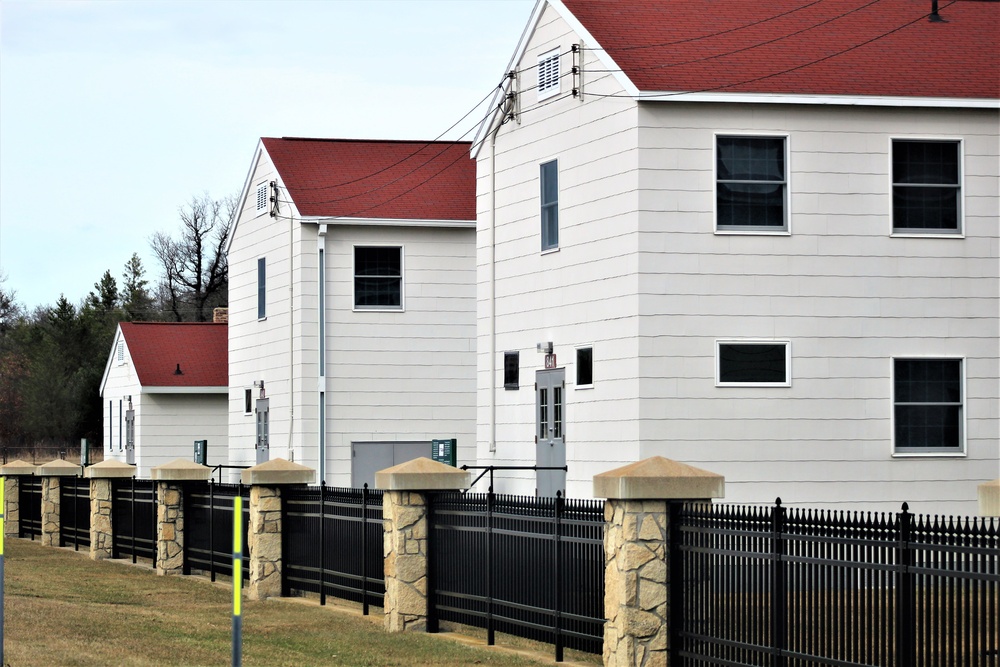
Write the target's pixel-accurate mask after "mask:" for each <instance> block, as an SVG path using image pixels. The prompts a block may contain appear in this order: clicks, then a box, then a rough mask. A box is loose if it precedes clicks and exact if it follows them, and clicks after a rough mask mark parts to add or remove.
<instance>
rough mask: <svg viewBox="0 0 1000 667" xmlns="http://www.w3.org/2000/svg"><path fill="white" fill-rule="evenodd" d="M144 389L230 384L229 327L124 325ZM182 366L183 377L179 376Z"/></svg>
mask: <svg viewBox="0 0 1000 667" xmlns="http://www.w3.org/2000/svg"><path fill="white" fill-rule="evenodd" d="M119 326H120V327H121V330H122V335H123V336H124V337H125V344H126V345H127V346H128V351H129V354H130V355H131V356H132V364H133V366H134V368H135V372H136V375H138V376H139V384H141V385H142V386H143V387H226V386H228V385H229V346H228V336H227V331H228V326H227V325H226V324H216V323H214V322H122V323H121V324H120V325H119ZM178 364H180V367H181V374H180V375H177V374H176V373H175V371H176V370H177V365H178Z"/></svg>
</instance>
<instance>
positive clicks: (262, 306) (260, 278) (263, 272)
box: [257, 257, 267, 320]
mask: <svg viewBox="0 0 1000 667" xmlns="http://www.w3.org/2000/svg"><path fill="white" fill-rule="evenodd" d="M266 317H267V260H266V259H265V258H264V257H258V258H257V319H258V320H263V319H265V318H266Z"/></svg>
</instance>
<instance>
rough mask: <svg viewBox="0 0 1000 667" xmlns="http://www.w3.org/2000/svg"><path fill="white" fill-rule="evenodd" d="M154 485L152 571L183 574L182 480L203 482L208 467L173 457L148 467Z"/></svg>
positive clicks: (162, 573) (207, 473) (206, 476)
mask: <svg viewBox="0 0 1000 667" xmlns="http://www.w3.org/2000/svg"><path fill="white" fill-rule="evenodd" d="M151 472H152V477H153V481H155V482H157V484H156V573H157V574H161V575H165V574H184V483H185V482H207V481H208V478H209V477H211V476H212V469H211V468H209V467H208V466H203V465H201V464H199V463H194V462H193V461H188V460H187V459H174V460H173V461H171V462H170V463H164V464H163V465H160V466H155V467H154V468H153V469H152V471H151Z"/></svg>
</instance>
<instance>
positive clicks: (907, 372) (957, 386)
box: [892, 357, 965, 455]
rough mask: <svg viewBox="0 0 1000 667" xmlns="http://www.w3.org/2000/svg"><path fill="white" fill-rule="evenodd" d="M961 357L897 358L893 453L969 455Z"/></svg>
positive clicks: (894, 389)
mask: <svg viewBox="0 0 1000 667" xmlns="http://www.w3.org/2000/svg"><path fill="white" fill-rule="evenodd" d="M964 361H965V360H964V359H962V358H948V357H894V358H893V360H892V443H893V453H894V454H951V455H963V454H965V363H964Z"/></svg>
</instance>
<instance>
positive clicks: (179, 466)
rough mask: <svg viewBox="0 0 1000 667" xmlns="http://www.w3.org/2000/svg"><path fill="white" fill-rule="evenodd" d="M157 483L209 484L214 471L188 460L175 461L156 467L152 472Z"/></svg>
mask: <svg viewBox="0 0 1000 667" xmlns="http://www.w3.org/2000/svg"><path fill="white" fill-rule="evenodd" d="M151 472H152V474H153V479H154V480H155V481H157V482H190V481H199V482H207V481H208V478H209V477H211V476H212V469H211V468H209V467H208V466H203V465H201V464H200V463H195V462H194V461H189V460H187V459H174V460H173V461H171V462H170V463H164V464H163V465H160V466H154V467H153V469H152V470H151Z"/></svg>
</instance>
